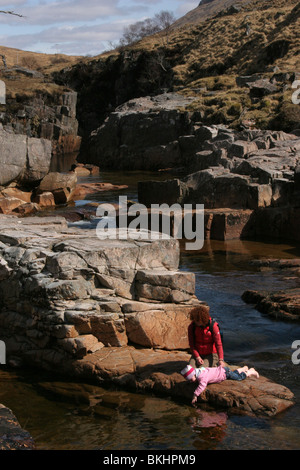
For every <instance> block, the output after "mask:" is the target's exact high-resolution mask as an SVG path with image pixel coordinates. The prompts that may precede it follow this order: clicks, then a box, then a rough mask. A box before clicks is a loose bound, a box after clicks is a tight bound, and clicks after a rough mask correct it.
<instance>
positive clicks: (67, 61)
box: [0, 46, 82, 98]
mask: <svg viewBox="0 0 300 470" xmlns="http://www.w3.org/2000/svg"><path fill="white" fill-rule="evenodd" d="M0 55H4V56H5V61H6V65H7V69H8V70H6V69H5V67H4V64H3V61H2V59H1V58H0V79H2V80H4V81H5V84H6V91H7V95H8V96H9V97H11V98H15V97H16V96H17V95H22V96H28V97H30V96H33V95H36V94H37V93H42V94H45V93H49V94H53V93H60V92H61V90H62V88H61V87H60V86H58V85H56V84H55V83H53V80H52V78H51V73H52V72H55V71H57V70H61V69H62V68H65V67H70V66H72V65H74V64H76V63H77V62H78V61H79V60H82V58H81V57H77V56H68V55H63V54H41V53H37V52H30V51H23V50H20V49H14V48H9V47H3V46H0ZM15 67H23V68H26V69H29V70H33V71H37V72H40V73H41V74H42V75H43V76H42V77H36V78H35V77H28V76H26V75H24V74H22V73H20V72H17V71H15Z"/></svg>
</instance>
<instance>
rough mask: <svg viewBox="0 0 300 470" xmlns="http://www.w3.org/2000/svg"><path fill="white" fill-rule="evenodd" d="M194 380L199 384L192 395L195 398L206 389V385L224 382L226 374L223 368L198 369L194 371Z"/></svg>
mask: <svg viewBox="0 0 300 470" xmlns="http://www.w3.org/2000/svg"><path fill="white" fill-rule="evenodd" d="M195 373H196V379H197V381H198V383H199V385H198V386H197V388H196V390H195V391H194V395H196V396H197V397H198V396H199V395H200V394H201V393H202V392H203V391H204V390H205V389H206V387H207V384H211V383H214V384H217V383H219V382H223V381H224V380H226V373H225V369H224V367H223V366H218V367H200V368H199V369H195Z"/></svg>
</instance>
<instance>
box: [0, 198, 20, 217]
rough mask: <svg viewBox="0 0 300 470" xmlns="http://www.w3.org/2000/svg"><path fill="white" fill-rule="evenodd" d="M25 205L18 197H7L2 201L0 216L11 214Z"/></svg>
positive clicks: (0, 200)
mask: <svg viewBox="0 0 300 470" xmlns="http://www.w3.org/2000/svg"><path fill="white" fill-rule="evenodd" d="M22 204H24V201H22V200H21V199H18V198H16V197H5V198H1V199H0V214H10V213H11V212H12V211H13V210H14V209H16V208H17V207H18V206H21V205H22Z"/></svg>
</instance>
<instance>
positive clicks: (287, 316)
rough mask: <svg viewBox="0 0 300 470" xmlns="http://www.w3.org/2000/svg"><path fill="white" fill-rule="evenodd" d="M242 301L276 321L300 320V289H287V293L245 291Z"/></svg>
mask: <svg viewBox="0 0 300 470" xmlns="http://www.w3.org/2000/svg"><path fill="white" fill-rule="evenodd" d="M242 299H243V300H244V301H245V302H246V303H249V304H253V305H254V306H255V308H256V309H257V310H258V311H259V312H262V313H265V314H268V315H270V316H272V317H275V318H276V319H280V320H287V321H299V320H300V289H299V288H294V289H286V290H285V291H275V292H266V291H262V292H260V291H251V290H249V291H245V292H244V293H243V295H242Z"/></svg>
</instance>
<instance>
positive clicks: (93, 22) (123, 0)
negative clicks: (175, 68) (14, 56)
mask: <svg viewBox="0 0 300 470" xmlns="http://www.w3.org/2000/svg"><path fill="white" fill-rule="evenodd" d="M7 1H9V0H0V10H2V9H3V10H11V11H14V12H16V13H19V14H22V15H24V16H25V17H24V18H19V17H14V16H12V15H0V23H1V29H0V44H1V45H4V46H8V47H16V48H20V49H26V50H32V51H41V52H53V51H54V52H61V53H65V54H71V55H86V54H99V53H101V52H102V51H103V50H105V49H107V48H108V46H109V43H115V44H116V43H117V42H118V41H119V39H120V38H121V36H122V33H123V30H124V27H125V26H128V25H129V24H132V23H134V22H136V21H139V20H141V19H145V18H146V17H152V16H154V14H155V13H158V12H159V11H161V10H169V11H172V12H173V13H174V14H175V15H176V17H179V16H182V15H184V14H185V13H186V12H187V11H188V10H191V9H193V8H195V7H196V6H198V3H199V2H198V1H196V2H195V1H194V2H191V1H181V0H84V1H82V0H16V2H14V3H13V4H10V3H7Z"/></svg>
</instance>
